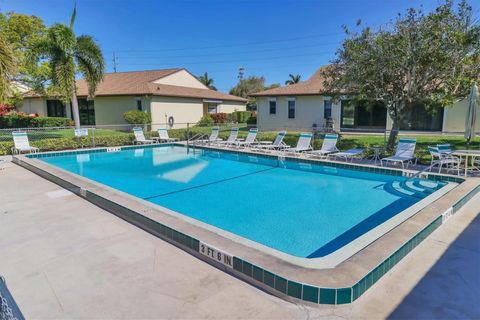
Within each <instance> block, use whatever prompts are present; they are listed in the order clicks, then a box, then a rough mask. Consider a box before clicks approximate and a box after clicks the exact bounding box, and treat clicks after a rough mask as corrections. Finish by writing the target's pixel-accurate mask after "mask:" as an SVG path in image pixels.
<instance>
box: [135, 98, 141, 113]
mask: <svg viewBox="0 0 480 320" xmlns="http://www.w3.org/2000/svg"><path fill="white" fill-rule="evenodd" d="M135 101H136V102H137V110H138V111H142V110H143V108H142V99H136V100H135Z"/></svg>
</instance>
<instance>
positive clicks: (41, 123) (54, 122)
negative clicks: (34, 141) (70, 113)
mask: <svg viewBox="0 0 480 320" xmlns="http://www.w3.org/2000/svg"><path fill="white" fill-rule="evenodd" d="M31 124H32V127H41V128H45V127H71V126H73V125H74V122H73V120H71V119H69V118H63V117H36V118H32V120H31Z"/></svg>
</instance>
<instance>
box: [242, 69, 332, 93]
mask: <svg viewBox="0 0 480 320" xmlns="http://www.w3.org/2000/svg"><path fill="white" fill-rule="evenodd" d="M326 67H327V66H322V67H320V68H319V69H318V70H317V71H315V73H314V74H313V75H312V76H311V77H310V78H309V79H308V80H306V81H302V82H299V83H295V84H291V85H289V86H284V87H278V88H273V89H268V90H265V91H260V92H256V93H252V94H251V96H253V97H261V96H290V95H318V94H322V92H323V89H324V86H323V82H324V80H325V79H324V78H323V77H322V75H321V71H322V70H323V69H324V68H326Z"/></svg>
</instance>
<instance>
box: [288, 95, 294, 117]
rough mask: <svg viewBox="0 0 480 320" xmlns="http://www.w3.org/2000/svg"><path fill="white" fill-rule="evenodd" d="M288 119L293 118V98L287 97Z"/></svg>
mask: <svg viewBox="0 0 480 320" xmlns="http://www.w3.org/2000/svg"><path fill="white" fill-rule="evenodd" d="M288 119H295V99H293V98H290V99H288Z"/></svg>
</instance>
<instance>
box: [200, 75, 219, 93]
mask: <svg viewBox="0 0 480 320" xmlns="http://www.w3.org/2000/svg"><path fill="white" fill-rule="evenodd" d="M198 80H199V81H200V82H201V83H203V84H204V85H206V86H207V87H208V88H210V89H212V90H215V91H217V88H216V87H215V86H214V85H213V83H214V81H213V79H212V78H210V77H209V76H208V73H207V72H205V73H204V74H203V75H201V76H199V77H198Z"/></svg>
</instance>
